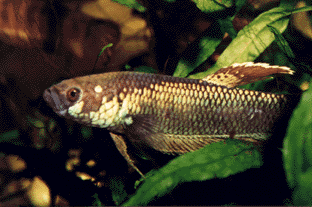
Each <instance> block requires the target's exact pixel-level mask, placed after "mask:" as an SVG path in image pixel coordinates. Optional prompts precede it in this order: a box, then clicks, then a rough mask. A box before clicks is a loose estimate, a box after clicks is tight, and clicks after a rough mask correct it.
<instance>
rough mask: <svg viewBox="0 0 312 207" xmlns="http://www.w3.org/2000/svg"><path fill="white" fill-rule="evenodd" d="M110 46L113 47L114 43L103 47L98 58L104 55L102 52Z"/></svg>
mask: <svg viewBox="0 0 312 207" xmlns="http://www.w3.org/2000/svg"><path fill="white" fill-rule="evenodd" d="M109 47H113V43H109V44H108V45H105V46H104V47H103V48H102V50H101V52H100V53H99V55H98V58H99V57H100V56H101V55H102V53H103V52H104V50H106V48H109Z"/></svg>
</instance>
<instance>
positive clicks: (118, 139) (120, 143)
mask: <svg viewBox="0 0 312 207" xmlns="http://www.w3.org/2000/svg"><path fill="white" fill-rule="evenodd" d="M110 135H111V137H112V139H113V141H114V143H115V145H116V147H117V149H118V151H119V152H120V154H121V155H122V156H123V157H124V158H125V160H126V161H127V162H128V164H129V165H130V166H131V167H133V169H135V170H136V171H137V172H138V173H139V174H140V175H141V176H142V177H143V178H145V177H144V175H143V173H142V172H141V171H140V170H139V169H138V168H137V167H136V166H135V165H134V163H133V160H132V159H131V158H130V156H129V154H128V152H127V145H126V142H125V140H124V138H123V136H122V135H118V134H114V133H112V132H110Z"/></svg>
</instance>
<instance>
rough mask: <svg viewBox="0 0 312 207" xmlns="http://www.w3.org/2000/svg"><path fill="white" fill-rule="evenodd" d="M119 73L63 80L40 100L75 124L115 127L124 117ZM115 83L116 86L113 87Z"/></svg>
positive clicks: (122, 77) (122, 75) (126, 110)
mask: <svg viewBox="0 0 312 207" xmlns="http://www.w3.org/2000/svg"><path fill="white" fill-rule="evenodd" d="M123 80H125V76H124V74H122V73H103V74H97V75H91V76H84V77H77V78H73V79H69V80H64V81H62V82H60V83H59V84H56V85H53V86H51V87H50V88H48V89H46V90H45V91H44V93H43V98H44V100H45V101H46V102H47V103H48V105H49V106H50V107H51V108H52V109H53V110H54V112H56V113H57V114H58V115H59V116H61V117H65V118H68V119H72V120H74V121H76V122H78V123H81V124H84V125H89V126H95V127H100V128H108V127H109V126H110V127H111V126H112V125H117V124H118V123H119V122H118V121H120V120H122V119H124V118H126V117H125V116H126V115H127V114H128V113H127V112H128V106H127V104H123V106H124V107H123V108H122V110H121V111H119V110H120V109H121V104H122V102H123V101H122V100H123V99H122V98H120V97H122V96H120V93H122V92H121V91H122V88H123V87H124V86H125V85H124V84H120V83H125V82H126V81H123ZM117 83H119V84H117Z"/></svg>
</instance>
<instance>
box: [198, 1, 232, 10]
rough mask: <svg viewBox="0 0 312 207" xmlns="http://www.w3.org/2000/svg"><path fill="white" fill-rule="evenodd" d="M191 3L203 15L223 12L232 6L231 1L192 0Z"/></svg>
mask: <svg viewBox="0 0 312 207" xmlns="http://www.w3.org/2000/svg"><path fill="white" fill-rule="evenodd" d="M193 2H195V4H196V6H197V8H199V9H200V10H201V11H202V12H205V13H212V12H218V11H223V10H225V9H228V8H230V7H232V6H233V5H234V1H233V0H222V1H217V0H193Z"/></svg>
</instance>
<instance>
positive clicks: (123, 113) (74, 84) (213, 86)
mask: <svg viewBox="0 0 312 207" xmlns="http://www.w3.org/2000/svg"><path fill="white" fill-rule="evenodd" d="M277 73H284V74H292V73H293V71H292V70H290V69H289V68H288V67H282V66H270V65H268V64H265V63H252V62H247V63H242V64H233V65H232V66H230V67H226V68H222V69H220V70H219V71H217V72H216V73H215V74H212V75H209V76H207V77H206V78H204V79H202V80H199V79H198V80H196V79H187V78H177V77H171V76H165V75H155V74H147V73H137V72H112V73H103V74H96V75H90V76H84V77H77V78H73V79H70V80H65V81H62V82H61V83H59V84H56V85H54V86H52V87H50V88H49V89H47V90H45V92H44V95H43V97H44V99H45V100H46V102H47V103H48V104H49V105H50V106H51V107H52V108H53V110H54V111H55V112H56V113H57V114H58V115H60V116H64V117H66V118H70V119H73V120H75V121H77V122H79V123H81V124H85V125H89V126H93V127H100V128H107V129H108V130H109V131H110V132H111V133H110V134H111V136H112V138H113V140H114V142H115V144H116V146H117V148H118V150H119V151H120V153H121V154H122V155H123V156H124V158H125V159H126V160H127V162H128V163H129V164H130V165H131V166H132V167H133V168H134V169H136V170H137V171H138V172H139V173H140V174H141V175H142V176H143V174H142V173H141V172H140V170H139V169H138V168H137V167H136V166H135V165H134V164H133V162H132V160H131V158H130V157H129V155H128V154H127V145H126V142H125V138H124V137H123V136H122V135H126V137H127V138H128V139H129V140H130V142H131V143H132V144H134V145H135V146H136V147H138V148H139V149H146V148H153V149H154V150H157V151H160V152H162V153H166V154H183V153H186V152H190V151H194V150H197V149H200V148H202V147H204V146H205V145H207V144H211V143H214V142H219V141H222V140H224V139H226V138H234V139H240V140H247V141H251V142H257V141H263V140H266V139H268V137H269V136H270V129H271V128H272V126H273V125H274V123H275V122H276V121H277V120H278V119H279V117H280V116H281V115H282V114H283V113H284V112H285V110H288V105H287V101H288V99H289V98H288V96H287V95H278V94H273V93H265V92H260V91H252V90H244V89H239V88H234V87H236V86H239V85H244V84H247V83H251V82H255V81H258V80H263V79H267V78H268V77H267V76H269V75H272V74H277Z"/></svg>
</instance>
